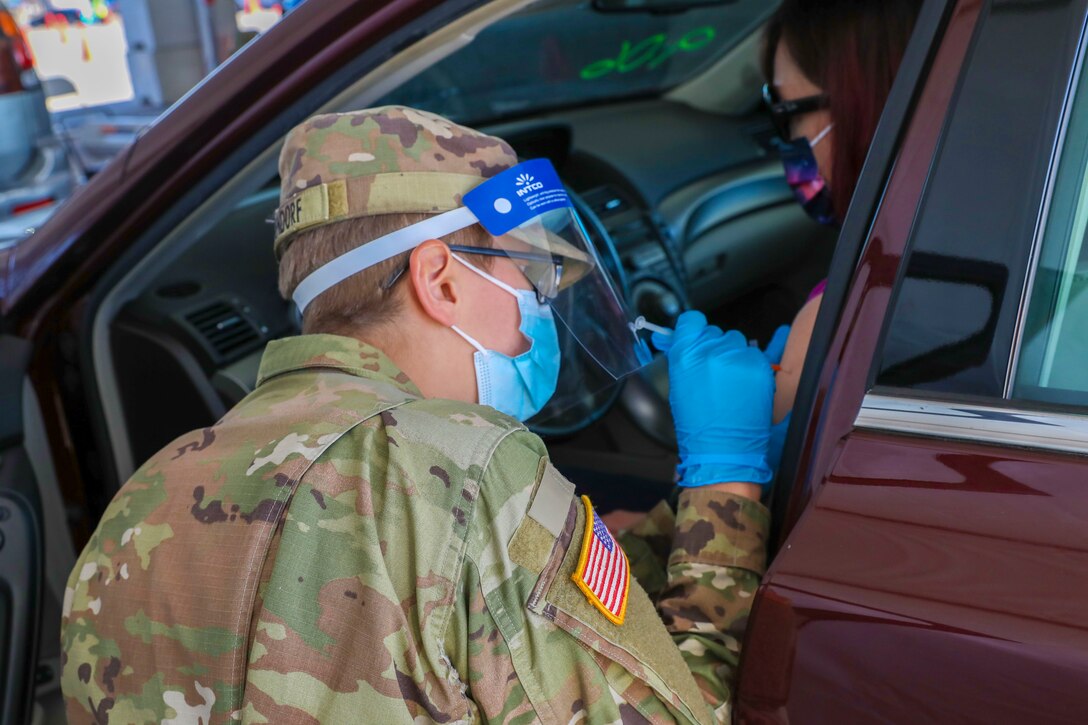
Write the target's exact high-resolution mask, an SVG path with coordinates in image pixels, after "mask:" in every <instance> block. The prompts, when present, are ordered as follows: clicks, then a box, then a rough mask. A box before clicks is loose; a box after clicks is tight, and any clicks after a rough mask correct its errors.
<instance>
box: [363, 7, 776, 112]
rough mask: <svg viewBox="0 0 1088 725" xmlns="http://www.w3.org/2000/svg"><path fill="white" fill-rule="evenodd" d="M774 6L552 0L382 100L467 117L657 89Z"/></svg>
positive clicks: (702, 65)
mask: <svg viewBox="0 0 1088 725" xmlns="http://www.w3.org/2000/svg"><path fill="white" fill-rule="evenodd" d="M777 5H778V3H777V2H768V1H767V0H736V2H732V3H729V4H725V5H720V6H711V7H698V8H692V9H690V10H687V11H686V12H682V13H676V14H670V15H653V14H650V13H643V12H625V13H616V12H610V13H602V12H600V11H598V10H596V9H594V7H593V4H592V3H591V2H586V1H579V2H574V1H572V0H550V1H545V2H541V3H538V4H535V5H533V6H531V7H530V8H528V9H526V10H524V11H522V12H520V13H517V14H515V15H512V16H510V17H508V18H505V19H503V20H501V21H499V22H497V23H495V24H494V25H492V26H490V27H488V28H487V29H486V30H484V31H482V32H481V33H480V34H479V35H478V36H477V38H476V39H475V40H474V41H473V42H472V43H470V44H469V45H467V46H466V47H464V48H462V49H461V50H459V51H457V52H456V53H454V54H453V55H451V56H449V57H448V58H446V59H444V60H442V61H440V62H439V63H437V64H435V65H434V66H432V67H431V68H429V69H428V70H426V71H424V72H423V73H422V74H420V75H418V76H416V77H415V78H413V79H412V80H411V81H409V82H408V83H406V84H404V85H403V86H401V87H400V88H398V89H397V90H396V91H395V92H393V93H391V94H389V95H388V96H386V97H385V98H383V99H382V101H381V104H386V103H399V104H404V105H408V106H415V107H418V108H425V109H427V110H429V111H433V112H435V113H438V114H441V115H444V116H448V117H450V118H453V119H454V120H456V121H460V122H461V123H470V124H471V123H474V122H479V121H494V120H497V119H500V118H503V117H506V116H520V115H526V114H532V113H536V112H539V111H543V110H547V109H550V108H558V107H562V106H574V105H579V104H583V103H588V102H600V101H607V100H616V99H619V98H625V97H632V96H645V95H655V94H659V93H661V92H663V91H666V90H668V89H670V88H672V87H673V86H676V85H678V84H680V83H683V82H684V81H686V80H688V79H690V78H692V77H694V76H696V75H698V74H699V73H700V72H702V71H703V70H705V69H706V68H707V66H709V65H710V64H712V63H713V62H714V61H716V60H717V59H718V58H720V57H721V56H722V55H724V54H725V53H727V52H729V51H730V50H731V49H732V48H733V47H734V46H735V45H736V44H737V43H738V42H740V41H741V40H743V39H744V38H746V37H747V36H748V35H749V34H751V33H752V32H753V31H755V30H756V28H758V27H759V26H760V25H761V24H762V23H763V22H764V21H765V20H766V19H767V17H768V16H769V15H770V14H771V13H772V12H773V11H774V9H775V7H776V6H777Z"/></svg>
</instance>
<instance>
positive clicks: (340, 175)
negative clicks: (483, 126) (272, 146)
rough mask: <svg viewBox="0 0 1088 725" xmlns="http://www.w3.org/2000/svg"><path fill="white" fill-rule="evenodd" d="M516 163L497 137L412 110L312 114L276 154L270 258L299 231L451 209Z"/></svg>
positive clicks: (391, 108) (280, 252) (390, 108)
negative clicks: (380, 216)
mask: <svg viewBox="0 0 1088 725" xmlns="http://www.w3.org/2000/svg"><path fill="white" fill-rule="evenodd" d="M517 163H518V158H517V155H516V154H515V153H514V150H513V149H512V148H511V147H510V145H509V144H508V143H506V142H505V141H503V140H502V139H500V138H496V137H495V136H488V135H487V134H484V133H480V132H479V131H475V130H473V129H471V128H466V127H464V126H460V125H458V124H456V123H454V122H452V121H449V120H447V119H445V118H442V117H441V116H436V115H435V114H433V113H428V112H426V111H419V110H416V109H414V108H407V107H404V106H382V107H380V108H368V109H365V110H362V111H352V112H350V113H330V114H324V115H321V116H314V117H313V118H310V119H308V120H307V121H305V122H303V123H302V124H300V125H298V126H296V127H295V128H294V129H292V130H291V132H290V133H288V134H287V140H286V141H285V142H284V145H283V150H282V151H281V152H280V162H279V167H280V180H281V186H280V206H279V208H278V209H277V210H276V241H275V251H276V256H277V257H281V256H283V252H284V251H285V250H286V249H287V246H288V245H289V244H290V240H291V238H292V237H293V236H294V235H296V234H297V233H298V232H300V231H302V230H304V229H312V228H314V227H317V226H321V225H324V224H331V223H333V222H337V221H341V220H344V219H351V218H355V217H365V216H372V215H376V214H394V213H439V212H444V211H450V210H453V209H456V208H458V207H460V206H461V198H462V196H463V195H464V194H465V193H467V192H468V191H470V190H472V189H473V188H474V187H475V186H477V185H478V184H479V183H480V182H482V181H483V180H484V179H488V178H491V177H492V176H495V175H496V174H499V173H501V172H502V171H505V170H506V169H508V168H510V167H512V166H515V165H517Z"/></svg>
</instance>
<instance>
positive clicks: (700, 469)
mask: <svg viewBox="0 0 1088 725" xmlns="http://www.w3.org/2000/svg"><path fill="white" fill-rule="evenodd" d="M652 340H653V343H654V345H655V346H656V347H657V348H658V349H659V350H662V351H664V352H665V353H666V355H667V356H668V360H669V403H670V405H671V406H672V415H673V421H674V423H675V425H676V442H677V444H678V446H679V448H680V466H679V469H678V470H679V473H680V485H681V486H705V485H708V484H712V483H727V482H733V481H743V482H748V483H755V484H759V485H761V486H762V485H765V484H767V483H769V482H770V481H771V467H770V465H769V464H768V461H767V452H768V446H769V445H770V438H771V405H772V402H773V399H774V375H773V373H772V372H771V367H770V365H768V364H767V358H766V357H765V356H764V354H763V352H762V351H760V350H759V349H758V348H755V347H749V346H748V340H747V339H746V338H745V337H744V335H743V334H741V333H740V332H737V331H736V330H731V331H729V332H728V333H725V332H722V331H721V329H719V328H717V327H715V326H713V325H708V324H707V321H706V316H704V315H703V313H701V312H694V311H692V312H685V313H684V314H682V315H680V319H679V320H677V324H676V330H675V332H674V333H673V334H672V335H662V334H660V333H655V334H654V335H653V338H652Z"/></svg>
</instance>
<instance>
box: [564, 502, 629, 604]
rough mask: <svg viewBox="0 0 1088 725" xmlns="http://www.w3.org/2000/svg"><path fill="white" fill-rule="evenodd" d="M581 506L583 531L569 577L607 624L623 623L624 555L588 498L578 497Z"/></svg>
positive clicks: (626, 578) (626, 583) (626, 573)
mask: <svg viewBox="0 0 1088 725" xmlns="http://www.w3.org/2000/svg"><path fill="white" fill-rule="evenodd" d="M582 503H583V504H584V505H585V507H586V530H585V534H584V535H583V536H582V553H581V555H580V556H579V557H578V566H577V568H576V569H575V570H574V573H573V574H571V577H570V578H571V579H573V580H574V583H575V584H577V585H578V588H579V589H581V590H582V593H583V594H585V595H586V599H588V600H589V603H590V604H592V605H593V606H595V607H596V608H597V609H599V610H601V613H602V614H604V616H606V617H607V618H608V621H610V622H612V623H613V624H623V616H624V614H626V613H627V592H628V589H630V585H631V567H630V565H629V564H628V563H627V554H625V553H624V552H623V548H622V547H621V546H620V544H619V542H618V541H616V539H615V538H613V536H612V534H611V533H610V532H609V531H608V527H607V526H605V525H604V522H603V521H601V519H600V517H599V516H597V512H596V511H594V510H593V504H591V503H590V502H589V497H588V496H582Z"/></svg>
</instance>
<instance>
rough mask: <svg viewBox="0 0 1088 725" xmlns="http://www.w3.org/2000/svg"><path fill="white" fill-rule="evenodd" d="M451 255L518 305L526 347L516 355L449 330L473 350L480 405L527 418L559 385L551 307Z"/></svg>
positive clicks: (536, 411)
mask: <svg viewBox="0 0 1088 725" xmlns="http://www.w3.org/2000/svg"><path fill="white" fill-rule="evenodd" d="M453 256H454V257H455V258H456V259H457V261H459V262H460V263H461V264H463V265H465V266H466V267H468V268H469V269H471V270H472V271H473V272H475V273H476V274H478V275H480V276H481V277H483V278H484V279H486V280H487V281H489V282H491V283H492V284H494V285H496V286H498V287H499V288H501V289H503V290H505V291H506V292H509V293H510V294H512V295H513V296H514V298H515V299H517V301H518V311H519V312H520V313H521V324H520V325H519V326H518V329H519V330H520V331H521V334H522V335H524V336H525V339H527V340H528V341H529V343H530V345H529V349H528V350H527V351H525V352H523V353H522V354H520V355H518V356H517V357H510V356H509V355H504V354H503V353H501V352H497V351H495V350H488V349H487V348H485V347H484V346H483V345H481V344H480V343H479V342H477V341H476V340H475V339H473V338H472V337H470V336H469V335H467V334H465V332H464V331H463V330H461V329H459V328H458V327H457V326H456V325H454V326H453V327H452V329H453V331H454V332H456V333H457V334H458V335H460V336H461V337H462V338H464V340H465V341H466V342H467V343H468V344H470V345H472V346H473V347H474V348H476V353H475V354H474V355H473V356H472V359H473V362H474V363H475V365H476V390H477V392H478V399H479V402H480V404H481V405H489V406H491V407H492V408H494V409H495V410H497V411H499V412H500V413H506V414H507V415H510V416H513V417H514V418H517V419H518V420H521V421H524V420H528V419H529V418H532V417H533V416H534V415H536V414H537V413H539V412H540V410H541V408H543V407H544V406H545V404H547V402H548V400H550V399H551V397H552V395H554V394H555V387H556V385H557V384H558V382H559V367H560V360H561V358H560V354H559V334H558V332H557V331H556V327H555V318H554V317H553V316H552V310H551V307H549V306H548V304H547V303H544V302H540V301H539V300H538V299H537V296H536V293H535V292H533V291H531V290H520V289H515V288H514V287H511V286H510V285H508V284H506V283H505V282H503V281H502V280H500V279H496V278H495V277H492V276H491V275H490V274H488V273H487V272H484V271H483V270H481V269H477V268H476V267H474V266H473V265H471V264H469V263H468V262H466V261H465V260H464V259H462V258H461V257H460V256H458V255H456V254H455V255H453Z"/></svg>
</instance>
